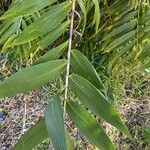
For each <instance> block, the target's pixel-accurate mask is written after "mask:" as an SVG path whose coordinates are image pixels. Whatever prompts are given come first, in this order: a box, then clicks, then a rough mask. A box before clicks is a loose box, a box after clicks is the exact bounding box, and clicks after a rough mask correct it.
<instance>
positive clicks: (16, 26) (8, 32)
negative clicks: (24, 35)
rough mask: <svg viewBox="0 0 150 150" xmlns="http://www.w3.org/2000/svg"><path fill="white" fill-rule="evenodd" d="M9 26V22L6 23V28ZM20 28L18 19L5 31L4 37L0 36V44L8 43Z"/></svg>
mask: <svg viewBox="0 0 150 150" xmlns="http://www.w3.org/2000/svg"><path fill="white" fill-rule="evenodd" d="M7 24H9V22H7V23H6V26H7ZM19 26H20V18H17V19H15V20H14V21H13V22H11V24H10V26H9V27H8V28H6V29H5V30H4V32H3V34H2V35H0V36H1V38H0V44H4V42H6V41H7V39H8V38H10V36H12V35H13V34H14V33H16V32H17V31H18V29H19Z"/></svg>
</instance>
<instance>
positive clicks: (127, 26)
mask: <svg viewBox="0 0 150 150" xmlns="http://www.w3.org/2000/svg"><path fill="white" fill-rule="evenodd" d="M136 25H137V20H136V19H135V20H132V21H130V22H127V23H125V24H123V25H121V26H119V27H117V28H115V29H114V30H113V31H112V32H111V33H109V34H108V35H107V36H105V37H104V39H103V40H104V41H107V40H111V39H112V38H115V37H116V36H117V35H118V34H120V33H122V32H123V33H124V32H126V33H127V32H129V31H131V30H133V29H134V28H135V27H136Z"/></svg>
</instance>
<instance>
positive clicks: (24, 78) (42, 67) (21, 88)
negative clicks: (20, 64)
mask: <svg viewBox="0 0 150 150" xmlns="http://www.w3.org/2000/svg"><path fill="white" fill-rule="evenodd" d="M65 66H66V60H54V61H49V62H46V63H42V64H39V65H35V66H31V67H28V68H26V69H23V70H21V71H19V72H17V73H15V74H14V75H12V76H11V77H9V78H8V79H6V80H4V81H3V82H0V98H2V97H6V96H15V95H16V94H17V93H25V92H28V91H31V90H33V89H36V88H39V87H40V86H42V85H44V84H46V83H48V82H50V81H52V80H54V79H56V78H57V77H58V76H59V75H60V74H61V73H62V72H63V71H64V69H65Z"/></svg>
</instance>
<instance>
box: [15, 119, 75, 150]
mask: <svg viewBox="0 0 150 150" xmlns="http://www.w3.org/2000/svg"><path fill="white" fill-rule="evenodd" d="M65 136H66V140H67V150H74V143H73V141H72V139H71V137H70V135H69V133H67V132H66V134H65ZM48 138H49V135H48V132H47V129H46V126H45V121H44V119H42V120H40V121H39V122H38V123H37V124H36V125H34V126H33V127H32V128H31V129H29V130H28V131H27V132H26V133H25V134H24V135H23V136H22V137H21V139H19V142H18V143H17V144H16V145H15V146H14V148H13V150H32V149H33V148H34V147H35V146H37V145H38V144H40V143H41V142H43V141H44V140H46V139H48Z"/></svg>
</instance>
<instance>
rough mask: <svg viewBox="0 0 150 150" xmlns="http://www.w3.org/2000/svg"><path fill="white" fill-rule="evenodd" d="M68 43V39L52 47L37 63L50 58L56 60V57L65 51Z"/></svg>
mask: <svg viewBox="0 0 150 150" xmlns="http://www.w3.org/2000/svg"><path fill="white" fill-rule="evenodd" d="M67 45H68V41H67V42H65V43H63V44H61V45H59V46H57V47H55V48H53V49H51V50H50V51H48V52H47V53H46V54H45V55H43V56H41V57H40V58H39V59H38V60H37V61H36V62H35V63H34V65H36V64H40V63H44V62H47V61H50V60H54V59H58V58H59V57H60V56H61V54H62V53H63V51H64V50H65V48H66V47H67Z"/></svg>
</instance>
